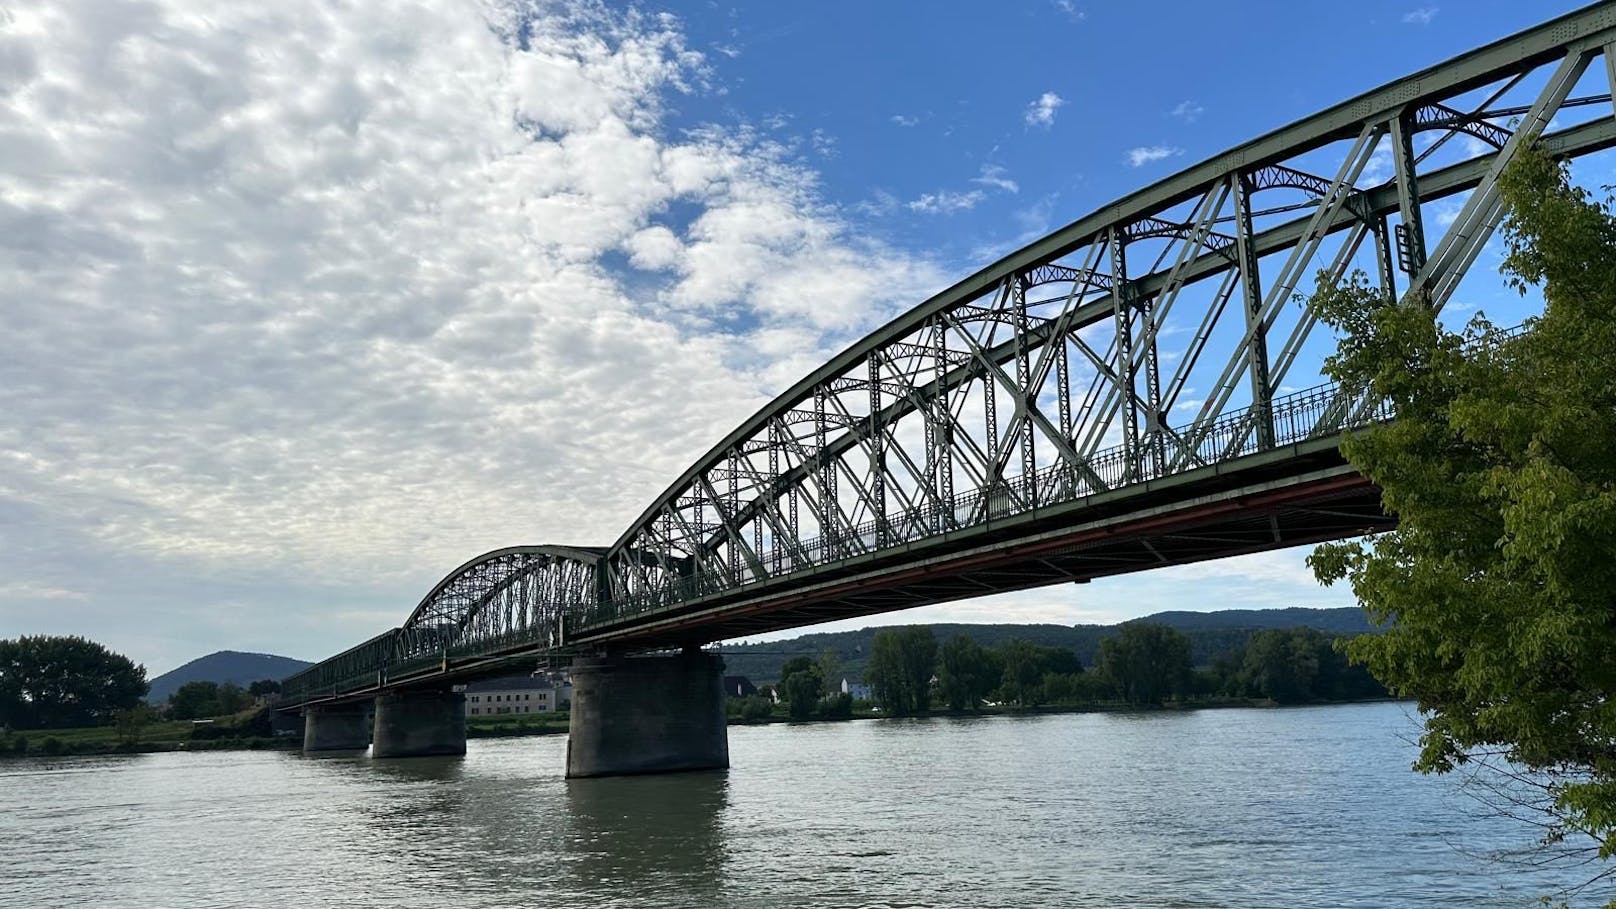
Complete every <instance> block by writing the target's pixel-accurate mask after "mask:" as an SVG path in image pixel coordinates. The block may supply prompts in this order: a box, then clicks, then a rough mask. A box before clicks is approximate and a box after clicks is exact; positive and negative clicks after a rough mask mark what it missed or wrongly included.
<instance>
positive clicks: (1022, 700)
mask: <svg viewBox="0 0 1616 909" xmlns="http://www.w3.org/2000/svg"><path fill="white" fill-rule="evenodd" d="M998 655H999V662H1000V664H1001V665H1003V667H1004V673H1003V675H1002V677H1001V680H1000V685H999V691H1000V693H1001V694H1003V695H1004V697H1005V698H1006V699H1008V700H1012V701H1015V702H1016V703H1017V704H1021V705H1023V706H1026V707H1036V706H1037V705H1039V704H1041V703H1043V702H1044V701H1046V700H1049V698H1048V697H1047V696H1046V694H1045V692H1044V689H1043V680H1044V677H1045V676H1046V675H1051V674H1054V675H1076V674H1077V673H1080V672H1082V671H1083V666H1082V664H1081V663H1079V662H1078V660H1077V655H1076V654H1074V653H1072V652H1071V651H1070V650H1067V649H1066V648H1064V647H1043V646H1040V645H1038V644H1033V643H1031V642H1029V641H1023V640H1021V639H1019V638H1012V639H1010V640H1008V641H1005V642H1004V643H1003V644H1001V645H1000V646H999V648H998Z"/></svg>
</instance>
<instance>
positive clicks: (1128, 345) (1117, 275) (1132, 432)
mask: <svg viewBox="0 0 1616 909" xmlns="http://www.w3.org/2000/svg"><path fill="white" fill-rule="evenodd" d="M1108 234H1109V235H1108V237H1107V242H1108V243H1109V244H1110V248H1111V315H1112V317H1113V319H1114V320H1115V322H1116V331H1117V365H1118V367H1120V368H1119V369H1118V370H1117V377H1116V381H1117V382H1118V383H1119V384H1120V385H1121V387H1120V388H1118V389H1117V391H1118V392H1119V393H1120V394H1121V396H1122V414H1123V419H1122V450H1123V460H1124V461H1126V462H1127V467H1126V472H1125V474H1124V476H1125V478H1126V479H1127V480H1134V479H1137V478H1138V477H1139V476H1140V473H1141V471H1140V469H1139V460H1140V456H1139V395H1138V394H1137V393H1136V392H1137V389H1136V388H1135V386H1136V385H1137V376H1136V374H1135V370H1134V363H1133V311H1134V299H1133V297H1134V286H1133V284H1132V282H1130V281H1129V280H1128V256H1127V253H1126V252H1125V251H1124V244H1125V243H1126V239H1125V238H1124V236H1123V233H1122V231H1120V230H1118V229H1117V228H1115V227H1112V228H1111V229H1110V230H1109V232H1108Z"/></svg>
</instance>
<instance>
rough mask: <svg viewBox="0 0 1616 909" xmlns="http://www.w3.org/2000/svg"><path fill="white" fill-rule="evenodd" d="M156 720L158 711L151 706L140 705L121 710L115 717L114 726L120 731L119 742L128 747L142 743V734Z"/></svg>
mask: <svg viewBox="0 0 1616 909" xmlns="http://www.w3.org/2000/svg"><path fill="white" fill-rule="evenodd" d="M155 719H157V711H156V710H154V709H153V708H152V706H151V705H150V704H145V703H140V704H135V705H134V706H132V707H124V708H122V709H120V710H119V711H118V712H117V713H116V714H115V715H114V717H113V726H114V727H116V728H117V730H118V741H120V742H123V743H124V744H126V745H133V744H135V743H136V742H138V741H140V734H141V733H142V732H144V731H145V730H146V727H147V726H148V725H150V724H151V722H152V721H153V720H155Z"/></svg>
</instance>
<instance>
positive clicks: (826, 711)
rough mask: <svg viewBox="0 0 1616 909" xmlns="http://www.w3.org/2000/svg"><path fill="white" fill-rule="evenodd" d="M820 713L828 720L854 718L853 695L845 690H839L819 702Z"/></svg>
mask: <svg viewBox="0 0 1616 909" xmlns="http://www.w3.org/2000/svg"><path fill="white" fill-rule="evenodd" d="M819 715H820V716H822V717H824V718H825V719H827V720H849V719H852V718H853V696H852V695H851V694H848V693H847V692H845V691H838V692H836V693H835V694H833V695H831V696H830V697H827V698H825V699H824V700H823V701H820V702H819Z"/></svg>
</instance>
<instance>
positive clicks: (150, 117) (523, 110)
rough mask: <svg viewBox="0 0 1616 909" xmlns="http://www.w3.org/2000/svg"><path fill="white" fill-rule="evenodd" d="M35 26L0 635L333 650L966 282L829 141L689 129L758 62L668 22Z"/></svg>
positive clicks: (719, 430)
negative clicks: (698, 105) (682, 105)
mask: <svg viewBox="0 0 1616 909" xmlns="http://www.w3.org/2000/svg"><path fill="white" fill-rule="evenodd" d="M479 10H482V11H481V12H479ZM9 15H10V16H11V17H12V20H11V22H10V24H9V26H8V29H9V32H10V39H9V43H6V42H7V41H8V38H7V37H6V34H5V33H4V32H0V60H4V61H6V62H5V64H4V65H3V66H0V111H3V112H4V113H3V114H0V311H4V312H5V314H6V331H7V352H6V355H5V356H4V357H0V412H4V413H5V415H6V418H5V420H3V421H0V538H3V539H0V577H5V578H6V579H7V581H6V585H5V588H4V590H3V592H0V593H3V595H0V627H5V628H10V629H17V630H19V631H27V632H35V631H41V632H52V633H82V634H89V635H93V636H95V637H97V638H98V639H100V640H103V641H106V642H107V643H109V644H110V645H112V646H114V647H122V648H126V649H128V650H129V651H130V652H131V655H132V656H134V657H135V658H136V659H139V660H143V661H145V662H147V663H148V664H151V665H153V666H154V667H158V666H161V665H164V664H168V665H172V664H174V663H177V662H179V661H181V660H183V659H188V658H190V657H192V656H195V655H197V653H200V652H204V651H205V650H206V649H214V648H216V647H220V646H230V645H235V646H238V647H245V648H247V649H255V650H275V651H280V652H290V653H296V654H302V655H308V656H322V655H324V654H326V653H329V652H332V651H335V650H337V649H339V648H341V647H343V646H347V645H349V644H351V643H353V642H355V641H357V640H360V639H362V638H363V637H366V636H368V635H371V634H374V633H376V631H378V630H379V628H377V627H375V626H374V616H376V615H388V616H393V617H394V618H393V619H392V621H397V620H399V619H402V617H403V616H404V615H405V614H407V612H408V610H409V608H410V607H411V606H413V604H414V602H415V600H416V598H418V597H419V596H420V594H421V593H422V592H424V591H425V590H426V589H427V588H428V587H429V586H430V585H431V584H432V583H433V582H434V581H436V580H437V578H438V577H440V576H441V575H442V573H443V572H444V571H446V570H447V569H449V568H451V567H453V566H454V565H456V564H458V563H460V562H461V561H464V560H465V559H466V558H468V557H470V556H472V555H475V554H476V553H478V552H481V551H484V550H487V549H491V548H495V547H498V546H504V545H510V544H514V543H521V542H546V541H552V542H572V543H580V544H601V543H608V542H610V541H611V540H612V539H613V538H614V537H615V536H616V534H617V533H618V532H620V531H621V530H622V529H624V527H625V526H626V525H627V523H628V522H629V521H630V520H631V519H632V518H633V517H634V516H635V515H636V514H637V513H638V512H639V511H640V510H641V509H642V508H643V507H644V505H645V504H646V503H647V502H648V501H650V500H651V499H652V498H653V497H654V496H655V495H656V493H658V492H659V491H660V490H661V489H662V488H663V487H664V486H665V485H666V484H667V483H668V482H669V481H670V480H671V479H672V478H673V477H675V476H677V474H678V473H679V472H680V471H681V470H683V469H684V467H686V466H687V465H688V464H689V463H690V462H692V461H693V460H694V459H695V458H696V457H698V456H699V455H700V454H701V453H702V452H703V451H705V450H706V449H707V448H708V447H709V446H710V445H711V444H712V442H713V441H714V439H716V438H718V437H719V436H721V435H722V434H723V433H724V432H726V431H728V429H729V428H731V427H733V426H734V425H735V424H737V423H738V422H739V421H740V420H741V419H743V418H744V417H745V416H747V415H748V414H749V413H750V412H752V411H753V410H755V409H756V408H757V407H758V406H760V405H761V404H762V403H763V402H764V401H766V400H767V399H768V397H769V396H770V395H772V394H773V393H775V392H777V391H778V390H779V389H781V388H782V387H784V386H785V385H786V384H788V383H790V382H792V381H795V380H796V379H798V378H800V377H801V375H803V374H804V373H806V372H807V371H808V370H809V369H811V368H812V367H814V366H816V365H818V364H819V363H820V362H823V360H824V359H825V358H826V357H827V356H828V355H829V354H830V353H831V352H833V351H834V350H836V349H838V348H839V347H840V346H842V345H843V344H845V343H846V342H847V341H848V340H849V339H850V338H852V337H854V336H856V335H857V334H860V333H862V332H863V331H865V330H867V329H869V328H870V327H872V326H873V325H876V324H879V323H880V322H882V321H884V320H885V319H887V318H889V317H890V316H891V315H893V314H895V313H896V312H898V311H900V310H902V309H905V308H907V307H908V306H910V305H913V303H914V302H916V301H917V300H919V299H922V298H923V297H924V296H925V295H926V294H928V293H929V292H931V291H932V290H934V289H935V288H936V287H937V286H940V285H941V284H942V283H944V281H945V279H946V275H944V274H943V273H942V272H940V271H939V270H938V269H937V268H936V267H935V266H934V265H932V264H931V263H929V262H927V261H925V260H921V259H916V258H914V257H911V256H906V255H903V254H901V253H900V252H898V251H896V250H893V249H890V248H887V247H884V246H882V245H880V244H879V243H876V242H874V241H871V240H868V239H865V238H862V237H860V236H859V235H857V234H856V233H855V232H853V231H852V230H851V229H850V227H849V225H848V224H847V223H846V221H845V220H844V217H843V215H842V214H841V212H839V211H838V210H837V209H836V208H834V207H833V206H831V205H829V204H828V203H827V202H826V201H825V200H824V199H823V198H822V197H821V195H820V194H819V191H818V189H817V186H818V175H817V174H816V173H814V172H813V171H812V170H811V169H809V168H807V167H806V166H805V165H804V164H803V163H802V162H801V160H800V159H799V158H798V157H797V155H796V153H795V152H794V151H793V150H792V149H793V148H794V147H795V146H797V145H800V142H784V141H776V140H773V139H770V138H767V137H765V136H762V135H759V134H757V133H755V132H753V131H751V130H749V129H747V128H745V127H742V126H732V127H722V126H712V125H708V126H690V125H687V124H679V123H676V122H675V121H674V120H673V119H672V117H673V115H672V114H670V113H669V107H670V105H669V103H668V102H669V101H670V100H671V99H676V98H678V97H680V96H681V95H684V94H687V93H693V92H701V91H708V90H711V91H714V92H715V93H716V92H719V91H721V87H717V88H708V87H707V86H709V83H710V81H711V80H712V78H713V77H712V74H711V73H710V72H709V70H708V68H707V63H706V60H705V58H704V57H703V55H701V54H700V53H697V52H695V51H693V50H691V49H690V48H689V47H687V45H686V43H685V38H684V35H683V33H682V31H681V30H680V28H679V26H678V23H677V22H676V21H675V20H673V19H672V18H670V17H667V16H661V15H653V14H644V13H616V12H610V11H608V10H606V9H605V7H603V6H600V5H594V4H584V5H562V4H555V5H544V4H539V5H536V6H531V7H530V6H526V5H523V6H520V7H512V8H506V7H501V6H493V5H490V6H486V7H477V6H466V5H463V4H459V3H451V2H447V0H442V2H423V3H418V4H412V5H410V6H408V7H406V8H402V9H400V10H396V11H393V12H391V13H389V15H387V16H385V17H377V16H375V15H373V14H371V13H370V12H369V11H367V10H365V9H360V8H352V7H348V6H343V5H335V6H333V5H330V4H325V3H319V2H315V0H289V2H285V3H278V4H272V5H256V4H238V5H224V6H219V7H216V8H210V9H209V12H208V15H207V16H206V17H202V16H197V15H194V14H193V13H191V12H189V11H188V9H187V8H186V6H185V4H183V3H181V2H179V0H153V2H150V3H145V4H142V5H140V6H138V7H135V6H130V7H122V6H111V5H102V4H78V5H74V4H67V3H63V4H51V5H47V6H45V7H43V8H36V7H22V8H17V9H16V10H15V11H14V12H12V13H10V14H9ZM19 39H20V43H19ZM18 46H20V47H23V48H26V51H25V52H21V53H19V52H16V48H17V47H18ZM819 138H820V140H821V141H820V143H819V144H820V147H821V149H822V150H823V148H825V147H826V146H825V145H824V142H823V140H824V139H827V138H828V137H824V136H821V137H819ZM934 204H936V205H938V206H944V207H946V206H947V205H950V204H957V203H956V202H950V201H948V200H943V199H938V200H935V201H934ZM87 565H93V566H94V570H93V571H86V566H87ZM328 604H329V605H330V606H332V607H333V608H332V609H331V610H328V609H327V605H328ZM336 607H340V608H336Z"/></svg>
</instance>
